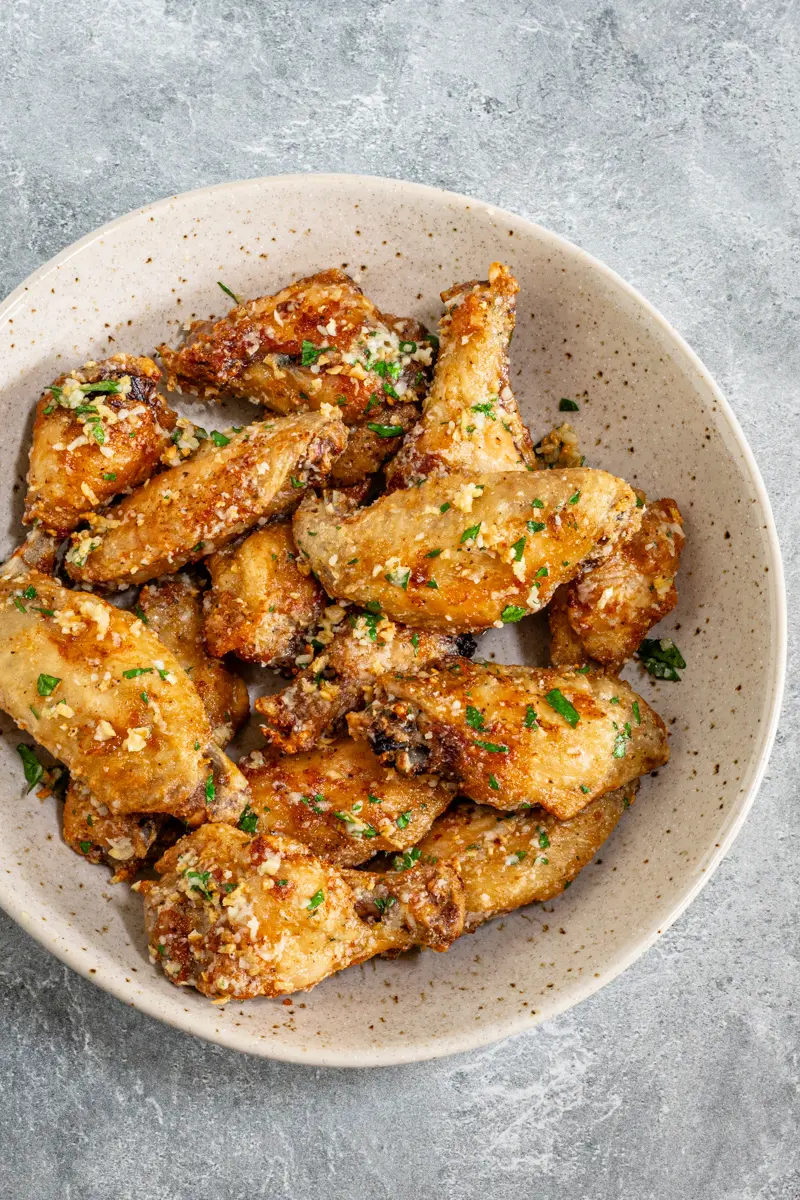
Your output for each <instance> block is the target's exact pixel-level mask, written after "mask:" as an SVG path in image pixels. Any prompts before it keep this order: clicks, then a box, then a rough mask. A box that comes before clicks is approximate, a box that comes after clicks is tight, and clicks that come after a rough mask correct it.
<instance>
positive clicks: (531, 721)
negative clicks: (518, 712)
mask: <svg viewBox="0 0 800 1200" xmlns="http://www.w3.org/2000/svg"><path fill="white" fill-rule="evenodd" d="M538 721H539V714H538V713H537V711H536V709H535V708H534V707H533V705H532V704H528V705H527V706H526V708H525V721H524V725H525V728H526V729H538V728H539V725H538Z"/></svg>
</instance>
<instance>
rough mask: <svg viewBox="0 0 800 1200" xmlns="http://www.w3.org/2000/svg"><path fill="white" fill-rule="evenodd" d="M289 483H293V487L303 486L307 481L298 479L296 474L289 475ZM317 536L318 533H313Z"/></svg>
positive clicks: (313, 535)
mask: <svg viewBox="0 0 800 1200" xmlns="http://www.w3.org/2000/svg"><path fill="white" fill-rule="evenodd" d="M289 483H290V484H291V485H292V487H293V488H301V487H305V486H306V485H305V483H304V482H303V480H302V479H298V478H297V476H296V475H290V476H289ZM316 536H317V535H316V533H314V534H312V537H316Z"/></svg>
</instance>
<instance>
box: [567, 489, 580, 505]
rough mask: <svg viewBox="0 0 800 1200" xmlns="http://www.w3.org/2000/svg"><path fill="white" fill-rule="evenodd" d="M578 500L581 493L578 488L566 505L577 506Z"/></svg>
mask: <svg viewBox="0 0 800 1200" xmlns="http://www.w3.org/2000/svg"><path fill="white" fill-rule="evenodd" d="M580 498H581V493H580V488H579V489H578V491H577V492H575V493H573V495H571V496H570V498H569V500H568V501H567V504H577V503H578V501H579V500H580Z"/></svg>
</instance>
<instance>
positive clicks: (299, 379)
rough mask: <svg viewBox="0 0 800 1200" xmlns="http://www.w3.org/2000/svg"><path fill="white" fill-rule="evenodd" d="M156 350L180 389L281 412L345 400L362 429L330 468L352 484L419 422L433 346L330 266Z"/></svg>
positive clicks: (196, 325)
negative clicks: (175, 346) (238, 399)
mask: <svg viewBox="0 0 800 1200" xmlns="http://www.w3.org/2000/svg"><path fill="white" fill-rule="evenodd" d="M159 353H160V355H161V358H162V360H163V362H164V365H165V366H166V369H167V375H168V379H169V385H170V387H177V388H179V389H180V390H181V391H187V392H194V393H196V394H198V395H201V396H206V397H209V396H217V395H229V396H243V397H245V398H247V399H250V400H253V401H255V402H256V403H260V404H264V405H266V406H267V407H268V408H271V409H273V410H274V411H276V412H279V413H283V414H285V415H288V414H291V413H298V412H307V411H308V410H309V409H317V408H319V407H320V405H322V404H325V403H327V404H333V405H337V406H339V407H340V409H341V412H342V416H343V418H344V421H345V424H347V425H352V426H356V427H357V430H358V432H357V433H356V434H355V435H354V436H353V438H352V440H351V442H350V443H349V444H348V447H347V450H346V451H345V453H344V454H343V455H342V457H341V458H340V459H339V460H338V461H337V462H336V464H335V465H334V469H333V478H334V479H335V480H336V481H337V482H339V483H342V484H348V483H355V482H356V481H357V480H358V479H360V478H363V476H364V475H365V474H367V473H369V472H372V471H376V470H377V469H378V467H380V465H381V463H382V462H383V461H384V459H386V458H387V457H388V456H389V455H390V454H392V453H394V451H395V449H396V448H397V446H398V445H399V438H400V437H401V436H402V434H403V432H405V430H406V429H408V428H409V427H410V426H411V424H413V421H414V420H415V419H416V417H417V415H418V411H419V410H418V401H419V398H420V397H421V396H422V395H423V394H424V392H425V389H426V388H427V385H428V379H429V375H430V364H431V358H432V353H433V350H432V344H431V342H430V341H428V340H427V335H426V333H425V330H424V329H423V328H422V326H421V325H419V324H418V323H417V322H416V321H413V320H411V319H410V318H406V317H393V316H388V315H386V314H384V313H381V312H379V311H378V309H377V308H376V307H375V305H374V304H373V303H372V301H371V300H368V299H367V297H366V296H365V295H364V293H363V292H362V291H361V289H360V288H359V287H358V286H357V285H356V284H355V283H354V282H353V280H352V279H351V278H350V277H349V276H348V275H345V274H344V272H343V271H338V270H330V271H320V272H319V273H318V274H316V275H311V276H309V277H308V278H307V279H300V280H298V282H297V283H292V284H290V285H289V286H288V287H287V288H284V289H283V291H281V292H278V294H277V295H275V296H262V297H260V298H259V299H257V300H248V301H247V302H246V303H244V304H239V305H238V306H237V307H236V308H234V309H232V310H231V312H230V313H228V315H227V316H226V317H224V318H223V319H222V320H221V321H216V322H212V321H195V322H193V324H192V326H191V328H190V331H189V336H188V337H187V339H186V341H185V343H184V345H183V346H182V347H181V348H180V349H179V350H173V349H171V348H170V347H169V346H160V347H159ZM370 427H372V428H370ZM376 430H378V431H376ZM392 430H394V432H391V431H392ZM381 433H383V436H381Z"/></svg>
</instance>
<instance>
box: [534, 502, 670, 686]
mask: <svg viewBox="0 0 800 1200" xmlns="http://www.w3.org/2000/svg"><path fill="white" fill-rule="evenodd" d="M685 541H686V538H685V536H684V532H683V518H682V517H681V513H680V509H679V508H678V506H677V504H676V503H675V501H674V500H668V499H667V500H654V501H652V502H650V503H648V504H646V505H645V506H644V508H643V510H642V524H641V528H640V529H639V530H638V531H637V532H636V533H635V534H634V535H633V536H632V537H630V538H626V539H624V540H622V541H620V542H618V543H617V545H616V547H615V548H614V551H613V553H612V554H610V555H609V556H608V558H606V559H604V560H603V562H602V563H599V564H598V565H597V567H595V568H594V569H591V570H587V571H586V572H585V573H583V574H581V575H580V576H579V577H578V578H577V579H573V581H572V582H571V583H570V584H568V585H566V586H565V587H561V588H559V589H558V591H557V592H556V594H555V596H554V597H553V602H552V604H551V605H550V608H549V609H548V619H549V621H550V655H551V658H552V661H553V663H554V664H555V665H556V666H564V665H567V664H573V665H578V664H580V663H583V662H587V661H588V660H589V659H595V660H596V661H597V662H599V663H602V664H603V665H604V666H606V667H608V668H609V669H610V670H612V671H619V670H620V669H621V668H622V666H623V664H624V663H625V662H626V661H627V660H628V659H629V658H631V657H632V656H633V654H634V653H635V652H636V650H637V648H638V646H639V643H640V642H641V640H642V638H643V637H644V636H645V635H646V634H647V632H648V630H650V629H652V627H653V626H654V625H656V624H657V623H658V622H659V621H660V620H661V619H662V617H665V616H666V615H667V613H668V612H671V611H672V609H673V608H674V607H675V605H676V604H677V603H678V592H677V590H676V587H675V576H676V574H677V572H678V566H679V565H680V558H681V551H682V550H683V547H684V543H685Z"/></svg>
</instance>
